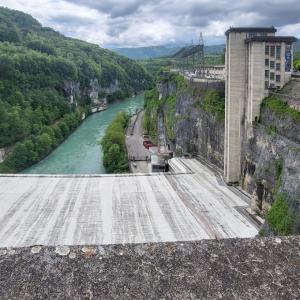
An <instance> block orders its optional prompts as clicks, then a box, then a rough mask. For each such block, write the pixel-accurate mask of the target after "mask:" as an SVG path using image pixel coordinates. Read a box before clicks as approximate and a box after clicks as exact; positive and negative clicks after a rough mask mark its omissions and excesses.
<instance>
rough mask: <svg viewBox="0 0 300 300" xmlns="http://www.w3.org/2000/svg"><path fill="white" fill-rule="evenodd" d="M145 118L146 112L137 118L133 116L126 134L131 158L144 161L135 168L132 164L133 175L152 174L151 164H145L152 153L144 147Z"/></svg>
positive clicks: (136, 164) (137, 163) (136, 163)
mask: <svg viewBox="0 0 300 300" xmlns="http://www.w3.org/2000/svg"><path fill="white" fill-rule="evenodd" d="M143 118H144V111H142V112H140V113H139V114H138V116H137V117H136V116H133V117H132V118H131V123H130V125H129V127H128V129H127V132H126V145H127V151H128V155H129V157H134V158H135V160H142V161H141V162H135V163H134V165H135V167H134V166H133V164H131V165H132V167H131V170H132V172H133V173H149V172H151V170H150V169H149V164H148V163H146V162H145V160H146V157H148V158H150V151H149V150H148V149H146V148H145V147H144V145H143ZM133 126H134V127H133ZM132 128H133V131H132Z"/></svg>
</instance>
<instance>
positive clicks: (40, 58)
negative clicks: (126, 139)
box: [0, 7, 152, 172]
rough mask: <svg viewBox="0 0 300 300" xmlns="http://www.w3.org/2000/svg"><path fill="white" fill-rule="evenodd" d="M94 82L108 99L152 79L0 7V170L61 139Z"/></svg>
mask: <svg viewBox="0 0 300 300" xmlns="http://www.w3.org/2000/svg"><path fill="white" fill-rule="evenodd" d="M95 81H96V83H97V85H98V87H99V88H98V91H97V92H98V97H99V98H104V97H106V98H107V99H108V100H110V99H112V100H113V99H116V98H118V99H122V98H125V97H128V96H130V95H132V94H133V93H136V92H138V91H141V90H145V89H147V88H149V86H150V85H151V84H152V81H151V76H150V75H149V74H148V73H147V71H145V69H144V68H143V67H142V66H140V65H139V64H137V63H135V62H133V61H132V60H130V59H128V58H125V57H122V56H119V55H117V54H116V53H113V52H111V51H108V50H105V49H102V48H100V47H99V46H97V45H93V44H90V43H86V42H83V41H80V40H76V39H71V38H67V37H65V36H63V35H62V34H60V33H58V32H56V31H54V30H52V29H50V28H45V27H42V26H41V25H40V24H39V23H38V22H37V21H36V20H35V19H33V18H32V17H31V16H30V15H27V14H24V13H22V12H18V11H14V10H9V9H6V8H1V7H0V148H5V149H6V150H7V149H8V150H9V153H10V154H9V155H8V157H7V158H6V160H5V161H4V162H3V163H1V164H0V172H15V171H18V170H21V169H23V168H25V167H26V166H29V165H31V164H33V163H35V162H37V161H38V160H40V159H41V158H43V157H44V156H46V155H47V154H48V153H49V152H50V151H51V150H52V149H53V148H54V147H55V146H56V145H58V144H59V143H60V142H61V141H63V140H64V139H65V137H66V136H68V135H69V134H70V132H72V131H73V130H74V129H75V128H76V127H77V126H78V124H79V123H80V122H81V119H82V116H83V114H87V113H89V111H90V107H91V104H92V99H91V96H90V94H91V90H92V84H95ZM116 82H117V88H114V89H113V91H112V92H110V86H111V85H112V84H116ZM70 87H71V88H70ZM72 87H73V88H72Z"/></svg>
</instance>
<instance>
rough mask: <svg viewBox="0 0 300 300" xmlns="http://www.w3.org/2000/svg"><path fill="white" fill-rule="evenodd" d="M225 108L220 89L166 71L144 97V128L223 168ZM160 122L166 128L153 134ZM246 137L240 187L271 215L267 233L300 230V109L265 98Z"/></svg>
mask: <svg viewBox="0 0 300 300" xmlns="http://www.w3.org/2000/svg"><path fill="white" fill-rule="evenodd" d="M224 106H225V102H224V98H223V97H222V89H220V88H218V89H216V88H215V87H214V88H211V87H210V86H208V87H203V86H201V85H198V86H197V85H196V86H195V85H191V84H190V83H188V84H187V82H185V81H184V80H183V77H180V76H177V75H174V74H171V75H166V74H164V76H161V77H160V78H159V79H158V83H157V88H156V91H154V92H152V93H151V95H146V105H145V107H146V117H147V116H148V117H147V118H146V122H145V125H146V129H147V127H148V128H150V129H152V130H150V131H151V132H152V138H156V137H157V136H161V135H163V134H165V135H166V139H167V143H168V145H169V147H170V148H171V150H173V151H174V153H175V155H183V154H194V155H200V156H201V157H204V158H206V159H207V160H208V161H209V162H211V163H213V164H214V165H215V166H216V167H219V168H223V156H224V130H225V128H224ZM157 120H158V123H163V125H164V129H165V130H163V131H161V132H159V131H158V132H155V129H156V128H160V126H158V125H159V124H158V125H157V124H155V122H157ZM151 124H152V125H151ZM246 136H247V139H246V140H245V141H244V146H243V153H244V156H243V158H242V177H241V180H240V185H241V186H242V188H243V189H244V190H245V191H247V192H248V193H249V194H250V195H251V197H252V209H253V210H255V211H256V212H257V213H259V214H260V215H262V216H264V217H267V223H266V225H265V232H266V233H268V234H269V233H278V234H289V233H299V232H300V112H299V111H297V110H295V109H294V108H293V106H290V105H289V104H288V103H286V102H285V101H283V99H280V98H278V97H276V96H271V97H269V98H266V99H265V100H264V101H263V104H262V106H261V116H260V120H259V122H258V123H256V124H253V126H250V128H249V129H248V132H247V134H246ZM273 204H275V205H273ZM272 206H273V208H272V209H271V207H272ZM268 212H269V213H268ZM269 225H270V226H269ZM271 227H272V228H271Z"/></svg>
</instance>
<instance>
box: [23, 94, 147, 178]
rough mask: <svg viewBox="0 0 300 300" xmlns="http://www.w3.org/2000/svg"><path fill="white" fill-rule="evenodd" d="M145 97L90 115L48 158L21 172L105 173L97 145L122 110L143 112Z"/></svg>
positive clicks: (135, 98) (114, 104)
mask: <svg viewBox="0 0 300 300" xmlns="http://www.w3.org/2000/svg"><path fill="white" fill-rule="evenodd" d="M143 105H144V95H143V94H140V95H138V96H136V97H134V98H132V97H131V98H127V99H125V100H122V101H116V102H114V103H111V104H109V105H108V107H107V109H106V110H105V111H102V112H101V113H95V114H92V115H89V116H88V117H87V118H86V119H85V120H84V121H83V122H82V123H81V125H80V126H79V127H78V128H77V129H76V130H75V131H74V132H73V133H72V134H71V135H70V136H69V137H68V138H67V139H66V140H65V141H64V142H63V143H62V144H60V145H59V146H58V147H57V148H56V149H55V150H54V151H53V152H51V153H50V155H48V156H47V157H46V158H45V159H43V160H42V161H40V162H39V163H37V164H35V165H33V166H32V167H30V168H28V169H26V170H24V171H22V172H21V173H23V174H105V173H106V171H105V168H104V166H103V154H102V149H101V147H99V144H98V142H99V141H100V140H101V139H102V138H103V136H104V133H105V129H106V128H107V126H108V125H109V124H110V123H111V121H112V119H113V118H114V116H116V115H117V114H118V112H120V111H127V112H128V113H129V114H133V113H134V112H135V111H136V109H142V108H143Z"/></svg>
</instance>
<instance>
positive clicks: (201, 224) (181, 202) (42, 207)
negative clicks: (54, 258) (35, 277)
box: [0, 159, 257, 247]
mask: <svg viewBox="0 0 300 300" xmlns="http://www.w3.org/2000/svg"><path fill="white" fill-rule="evenodd" d="M175 160H176V161H177V162H180V163H181V164H183V165H185V168H186V169H187V170H190V171H189V172H186V173H179V174H164V173H161V174H158V175H150V174H148V175H147V174H144V175H143V174H140V175H133V174H131V175H130V174H127V175H105V176H60V175H56V176H27V175H26V176H24V175H23V176H21V175H20V176H12V177H9V176H2V177H0V207H1V210H0V247H22V246H31V245H60V244H64V245H86V244H118V243H143V242H166V241H183V240H200V239H208V238H230V237H253V236H255V235H256V234H257V228H256V227H255V226H254V224H253V223H252V222H251V221H250V220H249V219H247V217H246V216H245V215H243V214H241V213H240V210H239V209H238V207H247V206H248V204H247V202H245V201H244V200H243V199H242V198H241V197H240V196H238V195H236V194H235V193H234V192H232V191H231V190H230V189H229V188H228V187H227V186H225V184H224V183H223V182H222V181H221V179H220V178H217V177H216V176H215V175H214V174H213V173H212V172H211V171H210V170H209V169H208V168H206V167H205V166H204V165H202V164H201V163H200V162H198V161H197V160H194V159H191V160H188V159H175Z"/></svg>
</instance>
